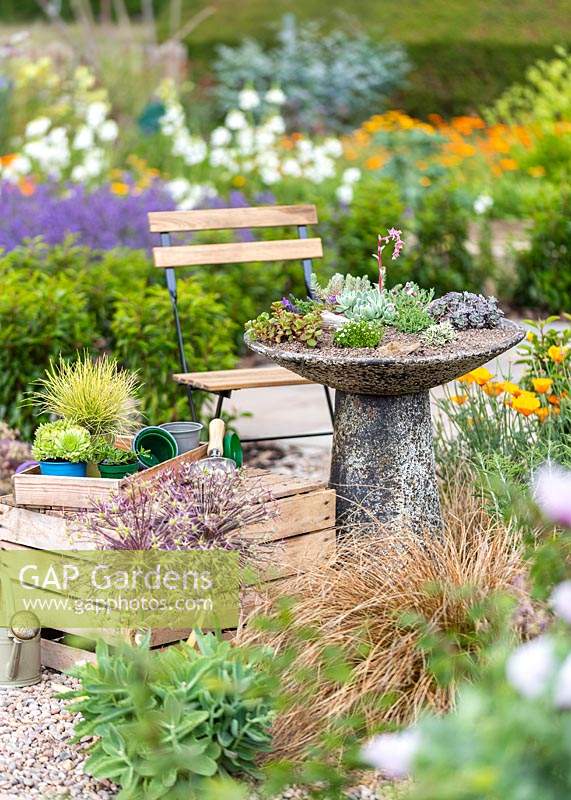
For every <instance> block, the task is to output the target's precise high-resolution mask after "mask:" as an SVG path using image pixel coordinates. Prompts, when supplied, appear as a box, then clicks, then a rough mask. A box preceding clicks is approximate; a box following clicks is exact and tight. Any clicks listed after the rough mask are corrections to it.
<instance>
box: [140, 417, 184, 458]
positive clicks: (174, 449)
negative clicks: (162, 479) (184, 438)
mask: <svg viewBox="0 0 571 800" xmlns="http://www.w3.org/2000/svg"><path fill="white" fill-rule="evenodd" d="M133 450H134V451H135V453H137V458H138V460H139V463H140V464H142V465H143V467H154V466H156V464H162V463H163V462H165V461H169V460H170V459H171V458H175V457H176V456H177V455H178V445H177V443H176V439H175V438H174V436H173V435H172V434H171V433H169V432H168V431H166V430H165V429H164V428H159V427H158V425H149V426H148V427H146V428H143V429H142V430H140V431H139V433H138V434H137V435H136V436H135V438H134V439H133ZM140 450H147V451H148V452H149V455H142V454H140V453H139V451H140Z"/></svg>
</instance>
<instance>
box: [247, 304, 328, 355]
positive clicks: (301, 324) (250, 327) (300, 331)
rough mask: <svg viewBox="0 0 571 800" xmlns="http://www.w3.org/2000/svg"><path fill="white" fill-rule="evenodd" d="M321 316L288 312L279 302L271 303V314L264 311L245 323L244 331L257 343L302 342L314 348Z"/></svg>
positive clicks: (314, 313) (319, 334) (319, 333)
mask: <svg viewBox="0 0 571 800" xmlns="http://www.w3.org/2000/svg"><path fill="white" fill-rule="evenodd" d="M321 325H322V322H321V314H320V312H319V311H318V310H316V311H312V312H310V313H309V314H296V313H294V312H293V311H288V310H287V309H286V308H285V307H284V306H283V305H282V303H281V302H277V303H272V313H271V314H268V312H267V311H264V312H263V313H262V314H260V315H259V317H256V319H251V320H249V322H247V323H246V331H247V333H249V334H250V335H251V336H252V337H253V338H254V339H256V340H258V341H264V342H270V343H272V344H280V343H281V342H294V341H295V342H302V343H303V344H305V345H307V346H308V347H315V346H316V344H317V340H318V339H319V337H320V336H321V333H322V329H321Z"/></svg>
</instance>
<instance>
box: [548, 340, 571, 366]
mask: <svg viewBox="0 0 571 800" xmlns="http://www.w3.org/2000/svg"><path fill="white" fill-rule="evenodd" d="M568 351H569V348H568V347H558V346H557V345H556V344H552V345H551V347H550V348H549V350H548V351H547V355H548V356H549V358H550V359H551V360H552V361H555V363H556V364H561V362H562V361H564V360H565V358H566V356H567V352H568Z"/></svg>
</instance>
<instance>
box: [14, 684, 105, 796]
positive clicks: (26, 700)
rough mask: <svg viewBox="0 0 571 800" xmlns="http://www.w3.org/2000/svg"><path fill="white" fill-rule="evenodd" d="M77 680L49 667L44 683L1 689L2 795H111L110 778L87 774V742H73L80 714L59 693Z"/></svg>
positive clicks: (72, 685)
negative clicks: (84, 764) (99, 779)
mask: <svg viewBox="0 0 571 800" xmlns="http://www.w3.org/2000/svg"><path fill="white" fill-rule="evenodd" d="M76 685H77V684H76V682H75V681H74V680H73V678H70V677H69V676H66V675H60V674H59V673H56V672H52V671H49V670H44V672H43V674H42V681H41V683H38V684H36V686H27V687H25V688H23V689H0V798H1V800H12V798H26V799H27V798H35V797H38V798H43V799H44V800H47V798H75V797H77V798H81V800H108V799H109V798H111V797H114V796H115V791H114V790H113V787H112V786H111V784H110V783H107V782H105V781H103V782H101V781H95V780H93V779H91V778H89V777H88V776H87V775H84V774H83V763H84V760H85V755H84V748H83V747H82V746H81V745H74V744H71V743H70V741H69V740H70V738H71V736H72V735H73V725H74V722H75V718H76V715H74V714H71V713H70V712H69V711H68V710H67V709H66V707H65V703H64V701H63V700H58V699H57V698H56V696H55V695H57V694H58V693H59V692H62V691H65V690H66V689H69V688H72V687H75V686H76Z"/></svg>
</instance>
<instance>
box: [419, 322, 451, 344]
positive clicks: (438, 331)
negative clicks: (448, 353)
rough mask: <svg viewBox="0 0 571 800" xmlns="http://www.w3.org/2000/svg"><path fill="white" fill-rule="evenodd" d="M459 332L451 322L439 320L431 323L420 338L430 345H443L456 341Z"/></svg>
mask: <svg viewBox="0 0 571 800" xmlns="http://www.w3.org/2000/svg"><path fill="white" fill-rule="evenodd" d="M456 336H457V333H456V331H455V330H454V328H453V326H452V325H451V323H450V322H448V321H446V322H437V323H436V325H430V327H428V328H426V330H425V331H423V332H422V333H421V334H420V338H421V339H422V341H423V342H424V344H427V345H428V346H429V347H443V346H444V345H445V344H448V342H452V341H454V339H455V338H456Z"/></svg>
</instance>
